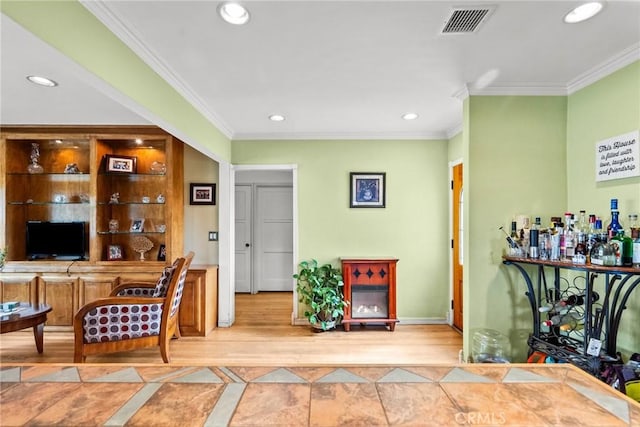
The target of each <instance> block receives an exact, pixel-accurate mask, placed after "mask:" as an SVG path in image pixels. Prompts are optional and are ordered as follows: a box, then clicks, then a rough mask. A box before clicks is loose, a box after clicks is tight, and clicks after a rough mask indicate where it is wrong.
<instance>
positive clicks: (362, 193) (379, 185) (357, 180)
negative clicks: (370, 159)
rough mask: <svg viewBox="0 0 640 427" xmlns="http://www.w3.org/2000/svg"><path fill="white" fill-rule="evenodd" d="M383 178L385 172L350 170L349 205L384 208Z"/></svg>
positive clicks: (384, 177) (384, 185) (353, 206)
mask: <svg viewBox="0 0 640 427" xmlns="http://www.w3.org/2000/svg"><path fill="white" fill-rule="evenodd" d="M385 179H386V173H385V172H351V174H350V184H351V186H350V191H349V195H350V205H349V207H352V208H384V207H385V196H386V194H385V187H386V184H385Z"/></svg>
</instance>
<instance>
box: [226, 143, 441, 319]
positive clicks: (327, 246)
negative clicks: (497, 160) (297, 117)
mask: <svg viewBox="0 0 640 427" xmlns="http://www.w3.org/2000/svg"><path fill="white" fill-rule="evenodd" d="M232 161H233V163H234V164H293V163H295V164H297V165H298V209H299V213H298V215H299V218H298V219H299V257H300V259H301V260H303V259H309V258H316V259H318V260H319V261H321V262H325V261H328V262H331V263H333V264H334V265H339V258H340V257H344V256H376V257H379V256H390V257H397V258H399V259H400V261H399V263H398V270H397V279H398V296H397V305H398V316H399V317H401V318H405V319H424V318H431V319H444V318H445V315H446V312H447V310H448V301H449V288H450V286H449V273H448V262H449V245H448V243H447V242H448V233H449V229H448V197H449V196H448V191H449V186H448V178H447V176H448V171H447V141H441V140H438V141H388V140H386V141H351V140H347V141H234V142H233V144H232ZM349 172H386V186H387V189H386V208H384V209H381V208H368V209H365V208H358V209H351V208H349Z"/></svg>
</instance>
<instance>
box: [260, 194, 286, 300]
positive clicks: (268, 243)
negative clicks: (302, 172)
mask: <svg viewBox="0 0 640 427" xmlns="http://www.w3.org/2000/svg"><path fill="white" fill-rule="evenodd" d="M256 199H257V200H256V204H257V208H256V223H255V248H254V252H253V255H254V257H255V259H254V268H255V276H254V277H255V280H256V289H257V290H258V291H292V290H293V279H292V275H293V271H292V268H293V267H292V266H293V189H292V187H291V186H257V187H256Z"/></svg>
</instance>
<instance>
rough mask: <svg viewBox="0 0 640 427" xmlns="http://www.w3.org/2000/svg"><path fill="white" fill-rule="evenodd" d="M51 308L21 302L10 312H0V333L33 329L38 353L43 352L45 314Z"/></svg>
mask: <svg viewBox="0 0 640 427" xmlns="http://www.w3.org/2000/svg"><path fill="white" fill-rule="evenodd" d="M50 311H51V306H49V305H47V304H30V303H28V302H21V303H20V305H19V306H18V307H17V308H16V309H15V310H12V311H10V312H0V333H2V334H4V333H7V332H13V331H19V330H21V329H26V328H30V327H33V337H34V338H35V340H36V348H37V349H38V353H42V351H43V348H44V346H43V331H44V323H45V322H46V321H47V313H49V312H50Z"/></svg>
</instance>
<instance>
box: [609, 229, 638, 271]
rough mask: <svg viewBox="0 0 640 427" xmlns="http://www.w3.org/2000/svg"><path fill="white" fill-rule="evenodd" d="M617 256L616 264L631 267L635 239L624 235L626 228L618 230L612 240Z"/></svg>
mask: <svg viewBox="0 0 640 427" xmlns="http://www.w3.org/2000/svg"><path fill="white" fill-rule="evenodd" d="M610 243H611V245H612V246H613V250H614V252H615V256H616V265H620V266H625V267H630V266H631V265H632V263H633V253H632V252H633V240H631V237H629V236H625V235H624V230H618V232H617V233H616V235H615V236H613V237H612V238H611V241H610Z"/></svg>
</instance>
